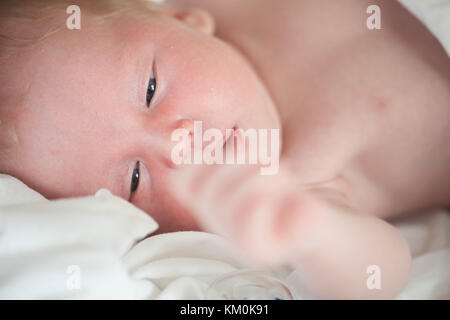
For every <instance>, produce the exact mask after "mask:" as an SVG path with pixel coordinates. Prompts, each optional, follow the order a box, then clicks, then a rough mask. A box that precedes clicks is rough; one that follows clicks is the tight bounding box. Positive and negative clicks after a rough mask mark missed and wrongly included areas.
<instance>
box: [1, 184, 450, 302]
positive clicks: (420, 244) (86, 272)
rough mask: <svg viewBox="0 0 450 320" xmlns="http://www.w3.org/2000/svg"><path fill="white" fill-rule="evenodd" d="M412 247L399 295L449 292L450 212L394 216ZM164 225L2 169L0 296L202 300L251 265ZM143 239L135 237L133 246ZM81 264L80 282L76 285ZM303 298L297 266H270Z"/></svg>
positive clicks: (103, 193) (119, 205)
mask: <svg viewBox="0 0 450 320" xmlns="http://www.w3.org/2000/svg"><path fill="white" fill-rule="evenodd" d="M395 224H396V225H397V226H398V227H399V228H400V230H401V231H402V233H404V235H405V237H406V239H407V240H408V242H409V243H410V246H411V248H412V251H413V254H414V259H413V266H412V273H411V280H410V282H409V284H408V287H407V288H406V289H405V290H404V292H403V293H402V294H401V295H400V296H399V297H398V298H399V299H450V293H449V288H450V268H449V264H450V217H449V214H448V213H447V212H445V211H443V210H436V211H434V212H428V213H424V214H422V215H417V216H412V217H408V218H406V219H402V220H400V221H397V222H395ZM156 228H157V224H156V223H155V221H154V220H153V219H151V218H150V217H149V216H148V215H147V214H145V213H144V212H142V211H140V210H139V209H137V208H136V207H134V206H133V205H131V204H129V203H128V202H126V201H123V200H122V199H120V198H117V197H115V196H113V195H112V194H111V193H109V191H107V190H100V191H99V192H97V194H96V195H95V196H90V197H83V198H73V199H62V200H57V201H48V200H46V199H45V198H43V197H42V196H41V195H39V194H38V193H36V192H35V191H33V190H31V189H29V188H28V187H27V186H25V185H24V184H22V183H21V182H20V181H19V180H17V179H15V178H12V177H10V176H6V175H0V298H2V299H5V298H6V299H11V298H18V299H30V298H37V299H47V298H55V299H97V298H105V299H109V298H123V299H204V298H206V297H209V296H207V290H208V287H209V285H210V284H211V283H212V282H213V281H214V280H216V279H217V278H219V277H221V276H223V275H226V274H229V273H230V272H234V271H236V270H244V269H247V268H249V267H251V265H250V264H249V263H248V262H247V261H246V260H245V258H244V257H243V256H242V255H241V254H240V253H239V252H238V251H236V250H235V249H233V248H232V247H231V246H230V245H229V244H228V243H227V241H225V240H224V239H222V238H220V237H218V236H216V235H213V234H209V233H203V232H175V233H169V234H163V235H157V236H152V237H148V238H146V239H144V240H142V241H140V242H137V241H138V240H140V239H143V238H144V237H145V236H146V235H148V234H150V233H152V232H153V231H154V230H156ZM136 242H137V244H136V245H134V244H135V243H136ZM70 266H78V267H79V271H80V274H79V275H80V279H81V281H80V288H79V289H76V288H75V289H74V288H73V287H70V286H68V281H69V283H73V282H70V281H71V279H72V278H71V277H72V276H73V275H74V274H69V273H68V268H69V267H70ZM270 272H271V273H272V274H275V275H277V276H278V277H279V278H280V279H282V280H284V281H285V282H286V283H288V284H289V285H290V286H291V288H292V290H293V291H294V293H295V294H296V296H297V298H306V297H307V293H306V292H303V291H302V289H301V288H299V287H296V286H295V282H294V281H291V280H292V279H293V277H294V273H292V270H290V269H289V268H285V269H280V270H270Z"/></svg>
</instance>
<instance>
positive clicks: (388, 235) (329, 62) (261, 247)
mask: <svg viewBox="0 0 450 320" xmlns="http://www.w3.org/2000/svg"><path fill="white" fill-rule="evenodd" d="M174 2H175V3H180V2H181V3H184V4H186V3H189V5H198V6H201V7H206V8H207V9H208V10H209V11H210V12H212V13H213V14H214V15H215V16H216V18H217V34H218V36H219V37H221V38H223V39H225V40H226V41H228V42H230V43H232V44H233V45H235V46H236V47H237V48H239V49H240V50H241V52H243V53H244V54H246V55H247V57H248V58H249V60H250V61H251V62H252V64H253V66H254V67H255V69H256V70H258V73H259V74H260V76H261V77H262V79H263V81H264V82H265V84H266V86H267V88H268V90H269V91H270V92H271V94H272V97H273V99H274V101H275V104H276V106H277V107H278V110H279V113H280V118H281V122H282V128H283V132H284V133H283V153H282V154H283V157H282V159H283V167H284V169H286V170H287V171H288V172H289V174H288V175H289V179H288V180H289V182H287V183H286V182H285V181H283V178H280V176H283V173H281V174H280V175H279V176H278V178H272V179H271V180H270V181H267V178H255V179H254V180H255V183H248V182H247V183H245V182H244V181H245V180H248V175H245V174H243V173H242V172H240V173H239V174H240V175H241V176H244V177H245V178H242V179H241V180H239V179H238V178H234V183H235V186H236V185H237V181H239V182H240V183H242V184H243V185H244V187H240V188H239V187H237V188H236V189H238V190H236V193H238V191H239V192H240V194H241V195H242V194H244V195H245V196H242V198H240V204H239V205H238V206H237V207H238V208H240V210H241V211H239V209H232V208H233V207H232V206H231V207H228V206H225V209H219V208H218V206H216V207H212V206H211V207H204V205H203V203H204V202H208V201H204V199H205V198H207V197H208V195H209V196H210V197H211V199H212V200H211V201H210V202H212V203H214V199H221V201H220V203H221V205H220V206H221V207H223V206H224V205H223V204H224V203H227V201H229V200H228V199H229V198H226V197H223V196H222V197H220V196H218V195H215V194H214V193H213V192H211V191H210V190H211V189H213V188H214V183H208V182H210V181H213V179H212V177H214V175H218V177H220V179H225V177H227V176H232V174H231V173H229V172H227V169H216V170H217V171H220V170H225V171H226V173H222V174H221V173H218V172H212V171H211V172H209V173H208V174H209V175H210V177H209V178H208V179H207V178H204V177H203V178H202V179H201V181H202V182H203V184H202V183H198V182H196V183H194V184H190V185H189V184H188V186H189V187H188V188H187V189H188V190H194V191H193V192H195V193H196V194H198V193H199V192H201V191H203V192H204V193H201V194H202V195H203V197H202V202H201V203H199V204H198V205H197V206H196V205H193V206H192V207H193V208H195V209H196V210H198V211H202V210H203V211H204V217H209V216H210V212H211V211H213V212H215V213H216V214H217V215H218V216H220V215H221V214H223V215H224V216H226V218H225V219H222V220H220V221H221V222H220V223H217V222H216V221H217V219H215V220H216V221H213V219H205V220H206V225H207V226H208V227H210V228H211V229H213V230H216V231H217V232H220V231H222V232H223V233H224V234H226V235H230V234H231V235H232V236H231V237H232V238H233V237H234V239H236V242H237V243H239V244H240V245H241V246H242V247H245V248H246V249H247V250H248V252H250V254H252V255H254V256H255V257H256V258H257V259H261V260H263V261H269V262H272V261H276V259H277V258H276V257H275V256H276V255H275V254H273V253H272V254H267V252H277V253H278V254H279V256H278V259H279V261H286V260H290V261H291V262H292V263H293V264H294V265H296V266H297V267H298V269H299V270H300V274H302V276H303V278H302V280H301V281H303V282H304V283H305V285H306V286H307V287H309V288H310V290H311V291H312V292H314V293H315V294H316V295H317V296H320V297H336V296H337V297H371V298H375V297H392V296H395V294H396V292H398V291H399V290H400V288H402V287H403V285H404V283H405V281H406V279H407V276H408V270H409V253H408V248H407V245H406V244H405V242H404V239H402V237H401V236H400V234H398V232H397V231H396V230H394V229H393V228H392V227H391V226H390V225H388V224H387V223H385V222H384V221H382V220H380V218H383V219H385V218H392V217H395V216H399V215H401V214H405V213H408V212H410V211H414V210H418V209H422V208H429V207H434V206H448V205H450V179H449V177H450V148H449V143H448V141H450V131H449V130H448V128H449V125H450V108H449V106H450V89H449V88H450V63H449V59H448V56H447V55H446V53H445V51H444V50H443V48H442V47H441V46H440V45H439V43H438V42H437V40H435V39H434V38H433V36H432V35H431V34H430V33H429V32H428V31H427V30H426V29H425V27H424V26H422V25H421V23H420V22H419V21H417V20H416V19H415V18H414V17H413V16H411V15H410V14H409V13H408V12H407V11H406V10H405V9H404V8H403V7H401V6H400V5H399V4H397V3H395V2H393V1H378V2H377V4H378V5H380V7H381V8H382V12H383V20H382V21H383V30H381V31H369V30H368V29H367V28H366V26H365V19H366V17H367V16H366V15H365V14H364V13H365V9H366V8H367V7H368V6H369V4H373V1H371V2H370V3H369V1H367V2H366V1H344V2H339V3H337V2H334V3H331V2H330V1H321V2H320V3H321V4H323V6H321V5H320V4H319V2H318V1H256V2H252V1H248V2H246V4H247V7H245V6H244V8H242V7H241V6H234V3H233V1H228V2H226V4H225V3H223V2H221V1H216V2H214V1H209V2H208V4H206V3H203V2H202V1H189V0H188V1H174ZM228 6H229V7H228ZM233 7H235V8H239V10H237V9H236V10H235V11H234V10H233V9H231V8H233ZM274 12H277V14H274ZM286 70H289V72H286ZM203 175H204V173H197V174H194V173H190V175H189V177H191V178H190V179H192V180H193V181H198V180H199V176H200V177H201V176H203ZM192 177H195V178H192ZM229 179H230V180H232V179H233V178H229ZM264 179H266V180H264ZM277 179H278V180H277ZM232 181H233V180H232ZM228 185H231V182H230V183H229V184H228ZM267 185H270V186H269V187H264V188H263V187H261V186H267ZM298 185H301V187H300V188H299V187H298ZM241 189H244V190H246V191H242V190H241ZM299 189H303V190H299ZM218 190H220V192H219V193H223V189H218ZM255 190H257V191H255ZM288 190H290V191H288ZM292 190H297V191H294V192H296V196H294V198H295V197H296V198H297V199H296V200H294V201H293V204H292V206H291V207H288V208H289V210H287V209H286V207H283V205H280V204H278V205H277V204H276V203H285V202H286V197H287V195H288V194H290V192H292ZM306 190H307V191H306ZM258 193H259V194H258ZM211 194H212V195H211ZM191 195H192V194H186V197H185V199H186V200H187V199H192V196H191ZM311 195H312V198H309V196H311ZM305 196H306V197H305ZM280 199H282V200H280ZM283 199H284V200H283ZM242 203H246V205H242ZM255 203H258V204H259V205H255ZM274 203H275V204H274ZM262 207H265V208H276V209H273V212H278V214H277V213H275V214H273V215H274V216H275V217H277V218H274V219H273V220H270V218H268V220H269V221H272V224H269V226H267V229H266V230H265V231H266V232H262V228H261V224H257V223H256V222H255V220H253V221H252V220H251V219H252V218H255V219H256V217H259V219H262V218H261V216H262V214H264V213H265V214H266V215H268V216H270V215H271V214H270V213H267V212H265V210H263V209H262ZM244 208H245V209H244ZM280 208H284V212H286V211H289V212H290V213H289V214H290V216H289V217H288V218H286V219H288V221H289V222H288V223H287V224H284V225H283V227H281V229H278V230H276V229H275V228H274V225H277V224H276V223H275V221H276V219H278V221H280V220H281V219H282V217H283V215H282V214H280V213H279V212H280V211H282V210H283V209H280ZM233 210H234V211H233ZM229 212H240V213H236V214H235V218H233V214H230V213H229ZM244 212H245V213H244ZM261 212H262V213H261ZM308 212H314V213H313V214H312V213H311V215H310V214H308ZM230 216H232V217H231V218H230ZM242 217H244V218H242ZM249 217H250V218H249ZM230 221H231V222H230ZM318 221H320V222H318ZM331 221H333V222H331ZM246 222H247V223H248V225H249V226H248V227H247V228H246V227H242V225H245V224H246ZM227 223H228V224H229V229H228V230H227V231H223V230H224V229H226V227H224V226H226V225H227ZM252 224H253V226H256V225H258V226H259V227H260V229H258V230H259V231H260V232H259V233H252V232H251V231H250V230H251V227H250V226H251V225H252ZM263 225H264V224H263ZM289 225H290V226H289ZM278 227H279V226H278ZM290 228H292V229H290ZM236 229H237V230H239V231H236ZM280 230H283V231H280ZM289 230H290V231H291V233H290V232H289ZM312 230H313V231H312ZM286 234H291V236H286ZM357 234H360V237H358V236H357ZM270 235H273V237H271V236H270ZM318 235H320V236H318ZM276 239H278V241H277V240H276ZM319 239H320V240H319ZM355 239H359V240H357V242H358V243H355V242H354V241H355ZM268 243H271V244H272V246H271V245H268ZM276 244H278V246H277V245H276ZM311 247H313V248H314V249H311ZM331 252H333V253H334V254H332V253H331ZM344 257H347V258H344ZM350 257H351V258H350ZM349 259H350V261H351V262H350V261H349ZM375 261H376V262H375ZM372 263H373V264H376V265H379V266H380V267H381V270H384V273H383V274H384V277H385V278H384V281H385V283H386V282H387V283H389V284H388V285H387V287H385V288H384V289H383V290H381V292H377V290H375V291H369V290H367V289H366V288H365V287H364V286H363V284H364V280H365V279H366V278H367V274H365V273H364V272H365V267H367V266H368V265H370V264H372ZM334 272H337V274H338V275H336V274H335V273H334ZM349 279H352V281H349ZM349 282H350V283H352V284H351V285H350V284H349ZM342 288H346V290H345V292H343V291H344V290H343V289H342Z"/></svg>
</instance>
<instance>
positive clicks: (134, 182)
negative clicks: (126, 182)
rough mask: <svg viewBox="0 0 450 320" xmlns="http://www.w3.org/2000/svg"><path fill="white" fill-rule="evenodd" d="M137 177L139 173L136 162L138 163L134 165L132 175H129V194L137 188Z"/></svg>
mask: <svg viewBox="0 0 450 320" xmlns="http://www.w3.org/2000/svg"><path fill="white" fill-rule="evenodd" d="M139 176H140V171H139V161H138V162H136V165H135V167H134V170H133V174H132V175H131V186H130V193H131V194H133V193H134V192H135V191H136V190H137V188H138V186H139Z"/></svg>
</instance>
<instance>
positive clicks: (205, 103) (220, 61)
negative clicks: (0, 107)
mask: <svg viewBox="0 0 450 320" xmlns="http://www.w3.org/2000/svg"><path fill="white" fill-rule="evenodd" d="M83 19H84V20H83V21H82V29H81V30H61V31H59V32H58V33H56V34H54V35H53V36H51V37H50V38H48V39H47V40H45V41H44V42H43V43H42V44H40V45H38V46H37V47H36V48H35V49H33V51H32V52H30V53H28V54H27V55H26V59H24V60H23V61H21V63H20V66H17V71H16V72H15V74H14V75H13V76H12V78H11V83H14V84H15V85H18V86H23V87H25V86H26V84H27V83H30V86H29V88H28V92H27V95H26V97H25V100H24V104H25V108H24V109H23V110H24V111H23V112H22V113H21V115H20V117H19V118H18V120H17V122H16V123H15V129H16V133H17V137H18V146H17V150H16V153H15V155H17V161H16V162H15V164H14V169H13V172H12V174H14V175H15V176H17V177H18V178H20V179H22V180H23V181H24V182H25V183H27V184H28V185H29V186H31V187H33V188H35V189H36V190H38V191H39V192H41V193H42V194H43V195H45V196H46V197H48V198H58V197H67V196H79V195H87V194H92V193H94V192H95V191H96V190H98V189H100V188H108V189H109V190H111V191H112V192H113V193H114V194H116V195H118V196H120V197H122V198H124V199H126V200H131V201H132V202H133V203H134V204H135V205H136V206H138V207H139V208H141V209H143V210H144V211H146V212H148V213H149V214H151V215H152V216H153V217H154V218H155V219H156V220H157V221H158V223H159V224H160V226H161V229H162V231H170V230H180V229H196V228H197V225H196V222H195V220H194V219H193V218H192V216H191V215H190V214H189V213H188V212H187V211H186V210H185V209H184V208H183V206H182V205H180V204H179V203H176V202H175V201H174V200H173V199H174V198H173V197H172V194H171V190H172V188H171V185H170V183H169V179H168V176H169V175H173V174H174V173H176V170H178V169H177V168H176V167H175V166H174V165H173V163H172V161H171V150H172V147H173V146H174V142H172V141H171V134H172V132H173V131H174V130H175V129H177V128H180V127H183V126H184V127H189V126H190V121H191V120H201V121H202V122H203V129H204V130H205V129H207V128H218V129H222V130H225V129H226V128H233V127H239V128H243V129H246V128H267V129H271V128H278V127H279V121H278V118H277V113H276V111H275V108H274V105H273V103H272V102H271V100H270V98H269V95H268V94H267V92H266V90H265V88H264V87H263V85H262V84H261V82H260V81H259V79H258V78H257V77H256V76H255V74H254V73H253V72H252V70H251V68H250V67H249V66H248V65H247V63H246V62H245V61H244V60H243V59H241V57H240V56H239V55H238V54H237V53H236V52H235V51H234V50H232V49H231V48H230V47H229V46H228V45H225V44H224V43H222V42H220V41H218V40H216V39H215V38H213V37H212V36H209V35H206V34H204V33H202V32H200V31H197V30H194V29H192V28H190V27H188V26H186V25H185V24H183V23H182V22H180V21H177V20H176V19H174V18H172V17H168V16H155V17H153V16H150V17H148V18H143V17H133V16H127V15H121V16H117V17H115V18H110V19H109V20H107V21H106V22H105V23H104V24H101V25H96V24H93V23H90V22H91V21H90V20H89V17H87V16H83ZM152 74H154V76H155V81H156V90H155V91H154V92H153V91H152V90H151V89H150V90H149V89H148V86H149V80H150V78H151V75H152ZM153 93H154V94H153ZM152 94H153V96H152ZM150 98H151V99H150ZM147 102H150V103H149V105H148V104H147ZM138 162H139V184H138V187H137V189H136V190H135V191H134V192H130V187H131V184H132V174H133V172H134V173H135V172H136V170H135V168H136V165H137V163H138ZM135 185H136V184H134V186H135Z"/></svg>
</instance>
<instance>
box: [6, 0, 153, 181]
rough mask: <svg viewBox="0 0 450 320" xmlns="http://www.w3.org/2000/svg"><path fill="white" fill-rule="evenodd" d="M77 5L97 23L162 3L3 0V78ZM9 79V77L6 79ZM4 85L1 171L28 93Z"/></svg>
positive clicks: (144, 0) (13, 143)
mask: <svg viewBox="0 0 450 320" xmlns="http://www.w3.org/2000/svg"><path fill="white" fill-rule="evenodd" d="M70 5H77V6H79V7H80V9H81V11H82V12H81V13H82V16H84V15H85V14H87V15H89V16H90V17H91V18H93V19H92V20H93V21H94V22H95V23H102V22H103V21H104V20H105V19H108V18H110V17H114V16H117V15H119V14H122V13H125V12H130V11H131V12H133V13H137V14H151V13H154V12H155V10H154V9H155V7H156V6H158V4H155V3H152V2H150V1H148V0H0V79H2V82H6V80H7V79H8V74H10V72H11V69H8V67H9V66H10V65H11V64H12V63H13V62H14V61H15V60H16V58H17V57H18V56H20V55H21V54H23V53H25V52H27V51H30V50H32V49H33V48H34V47H35V46H36V45H38V44H40V43H42V42H44V41H45V40H46V39H48V38H50V37H51V36H52V35H54V34H56V33H57V32H58V31H60V30H62V29H64V28H66V18H67V17H68V15H67V13H66V9H67V7H68V6H70ZM3 80H5V81H3ZM28 88H29V85H27V86H26V87H25V88H19V89H17V88H15V89H17V92H10V91H8V89H4V88H0V173H1V172H4V171H5V169H4V166H5V163H6V162H7V159H8V158H11V150H12V149H14V148H15V147H16V146H17V145H18V144H19V143H20V142H19V139H18V137H17V135H16V133H15V129H14V119H15V118H16V116H17V115H18V110H17V109H18V108H19V106H20V105H21V103H22V101H23V100H24V97H25V96H26V94H27V91H28Z"/></svg>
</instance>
